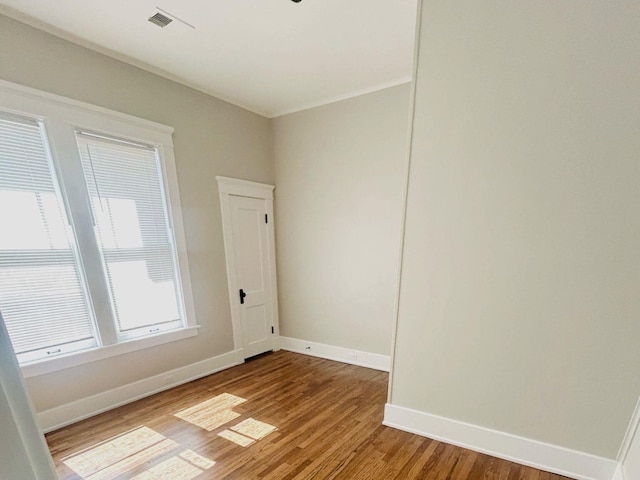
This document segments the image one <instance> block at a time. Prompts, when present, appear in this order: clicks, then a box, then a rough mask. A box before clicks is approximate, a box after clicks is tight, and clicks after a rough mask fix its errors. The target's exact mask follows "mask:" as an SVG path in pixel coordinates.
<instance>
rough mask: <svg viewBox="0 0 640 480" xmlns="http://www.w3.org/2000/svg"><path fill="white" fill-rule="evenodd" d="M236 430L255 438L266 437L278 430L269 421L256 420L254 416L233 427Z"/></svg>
mask: <svg viewBox="0 0 640 480" xmlns="http://www.w3.org/2000/svg"><path fill="white" fill-rule="evenodd" d="M231 430H233V431H234V432H238V433H241V434H242V435H244V436H245V437H249V438H253V439H254V440H260V439H261V438H264V437H266V436H267V435H269V434H270V433H271V432H273V431H275V430H276V427H274V426H273V425H269V424H268V423H264V422H260V421H258V420H254V419H253V418H247V419H246V420H243V421H242V422H240V423H239V424H237V425H236V426H234V427H231Z"/></svg>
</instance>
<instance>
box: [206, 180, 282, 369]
mask: <svg viewBox="0 0 640 480" xmlns="http://www.w3.org/2000/svg"><path fill="white" fill-rule="evenodd" d="M216 180H217V181H218V193H219V195H220V211H221V214H222V233H223V237H224V256H225V261H226V266H227V282H228V286H229V307H230V308H231V324H232V326H233V348H234V350H235V351H236V352H237V354H238V358H237V360H238V361H239V362H243V361H244V358H245V357H244V342H243V332H242V317H241V312H240V302H239V301H238V291H239V289H240V285H239V284H238V283H239V282H238V278H237V273H236V261H235V246H234V242H233V228H232V220H231V204H230V198H229V197H230V196H231V195H236V196H240V197H251V198H257V199H260V200H264V202H265V209H266V212H267V215H268V219H269V221H268V222H267V243H268V246H269V248H268V265H269V272H268V274H267V277H268V278H267V280H268V282H269V284H270V285H269V286H270V291H271V318H272V319H273V329H274V333H273V335H272V336H271V347H272V349H273V350H279V348H278V346H279V344H280V342H278V338H279V336H280V327H279V323H280V322H279V320H278V285H277V277H276V243H275V228H274V222H273V190H274V188H275V186H274V185H267V184H264V183H257V182H250V181H248V180H240V179H237V178H230V177H221V176H217V177H216Z"/></svg>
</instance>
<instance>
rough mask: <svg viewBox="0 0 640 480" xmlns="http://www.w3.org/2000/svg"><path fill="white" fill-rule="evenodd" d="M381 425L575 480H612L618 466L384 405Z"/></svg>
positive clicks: (611, 460)
mask: <svg viewBox="0 0 640 480" xmlns="http://www.w3.org/2000/svg"><path fill="white" fill-rule="evenodd" d="M383 424H384V425H387V426H388V427H393V428H397V429H399V430H404V431H407V432H411V433H415V434H417V435H421V436H423V437H428V438H432V439H434V440H439V441H442V442H445V443H450V444H453V445H457V446H459V447H463V448H467V449H469V450H474V451H476V452H481V453H486V454H488V455H491V456H494V457H498V458H502V459H505V460H509V461H512V462H516V463H520V464H523V465H527V466H530V467H534V468H537V469H540V470H545V471H547V472H551V473H557V474H559V475H564V476H566V477H570V478H575V479H577V480H612V479H613V478H614V473H615V471H616V468H617V466H618V463H617V462H616V461H615V460H613V459H609V458H603V457H598V456H595V455H591V454H588V453H584V452H579V451H576V450H570V449H568V448H564V447H559V446H557V445H552V444H549V443H543V442H539V441H537V440H531V439H529V438H524V437H518V436H516V435H511V434H509V433H505V432H500V431H497V430H492V429H489V428H485V427H479V426H477V425H472V424H469V423H464V422H460V421H457V420H451V419H449V418H444V417H439V416H437V415H431V414H429V413H424V412H420V411H417V410H412V409H410V408H405V407H399V406H397V405H391V404H387V405H386V406H385V411H384V421H383Z"/></svg>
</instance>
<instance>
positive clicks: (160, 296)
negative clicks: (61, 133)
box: [76, 132, 184, 338]
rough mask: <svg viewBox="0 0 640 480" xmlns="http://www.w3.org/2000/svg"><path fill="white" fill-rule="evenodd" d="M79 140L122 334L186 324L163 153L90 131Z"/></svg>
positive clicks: (78, 138) (149, 331)
mask: <svg viewBox="0 0 640 480" xmlns="http://www.w3.org/2000/svg"><path fill="white" fill-rule="evenodd" d="M76 137H77V142H78V147H79V150H80V156H81V159H82V167H83V171H84V177H85V181H86V184H87V188H88V191H89V197H90V201H91V209H92V212H93V217H94V221H95V229H96V235H97V238H98V243H99V245H100V249H101V252H102V257H103V258H102V259H103V264H104V270H105V275H106V279H107V284H108V287H109V294H110V297H111V304H112V309H113V315H114V317H115V320H116V325H117V331H118V335H119V336H120V337H125V338H127V337H135V336H140V335H148V334H149V333H155V332H159V331H166V330H171V329H175V328H180V327H182V326H183V324H184V322H183V320H184V315H183V314H182V307H181V303H180V298H181V294H180V291H179V285H180V284H179V281H178V274H177V268H176V261H175V258H174V247H173V242H172V239H173V235H172V232H171V230H170V224H169V220H168V215H167V207H166V202H165V194H164V188H163V182H162V169H161V166H160V161H159V157H158V152H157V150H156V149H155V148H154V147H147V146H145V145H137V144H133V143H131V142H127V141H121V140H118V139H113V138H105V137H102V136H97V135H93V134H90V133H83V132H78V133H77V134H76Z"/></svg>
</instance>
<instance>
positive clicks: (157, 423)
mask: <svg viewBox="0 0 640 480" xmlns="http://www.w3.org/2000/svg"><path fill="white" fill-rule="evenodd" d="M387 382H388V375H387V374H386V373H384V372H378V371H375V370H370V369H366V368H361V367H355V366H352V365H346V364H342V363H338V362H332V361H329V360H323V359H319V358H314V357H308V356H304V355H298V354H295V353H290V352H276V353H273V354H270V355H266V356H263V357H261V358H258V359H255V360H252V361H250V362H247V363H245V364H243V365H240V366H238V367H234V368H231V369H229V370H225V371H223V372H220V373H217V374H215V375H210V376H208V377H205V378H202V379H199V380H196V381H193V382H190V383H188V384H185V385H181V386H179V387H176V388H173V389H171V390H168V391H166V392H162V393H159V394H157V395H153V396H151V397H148V398H145V399H142V400H139V401H137V402H134V403H131V404H129V405H125V406H123V407H120V408H117V409H115V410H111V411H109V412H106V413H103V414H101V415H98V416H96V417H93V418H90V419H87V420H84V421H82V422H79V423H77V424H74V425H71V426H69V427H66V428H63V429H60V430H58V431H55V432H52V433H50V434H48V435H47V442H48V443H49V448H50V450H51V453H52V456H53V458H54V461H55V464H56V470H57V473H58V476H59V478H60V479H61V480H97V479H98V478H102V479H109V478H113V479H117V480H150V479H162V478H166V479H167V480H192V479H198V480H209V479H211V480H213V479H215V480H218V479H225V480H231V479H238V480H252V479H261V480H293V479H296V480H306V479H309V480H310V479H317V480H330V479H349V480H350V479H356V480H358V479H363V480H365V479H366V480H393V479H396V480H411V479H420V480H552V479H553V480H562V479H563V478H564V477H560V476H558V475H553V474H547V473H544V472H540V471H538V470H535V469H532V468H529V467H524V466H521V465H517V464H514V463H511V462H507V461H504V460H499V459H497V458H493V457H489V456H487V455H482V454H479V453H476V452H473V451H470V450H465V449H462V448H459V447H455V446H453V445H448V444H445V443H441V442H438V441H435V440H430V439H428V438H423V437H420V436H417V435H413V434H410V433H407V432H403V431H400V430H395V429H392V428H389V427H385V426H383V425H382V417H383V410H384V404H385V402H386V393H387ZM131 432H134V433H131ZM135 432H144V434H145V436H144V439H146V440H144V441H146V442H147V443H148V445H147V444H145V443H144V442H142V441H140V442H135V441H134V442H129V443H131V444H132V447H131V449H130V451H127V449H126V446H127V445H128V443H127V441H129V439H130V438H133V439H135ZM126 435H129V436H126ZM123 436H124V437H123ZM123 438H124V439H125V440H127V441H123ZM123 445H125V447H123ZM165 446H171V448H165ZM74 468H75V469H76V470H77V471H74ZM83 469H84V470H83ZM83 471H84V472H85V473H84V475H86V476H85V477H83V476H81V475H82V474H83Z"/></svg>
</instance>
